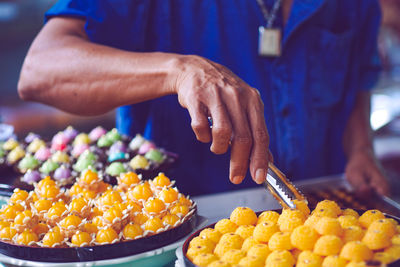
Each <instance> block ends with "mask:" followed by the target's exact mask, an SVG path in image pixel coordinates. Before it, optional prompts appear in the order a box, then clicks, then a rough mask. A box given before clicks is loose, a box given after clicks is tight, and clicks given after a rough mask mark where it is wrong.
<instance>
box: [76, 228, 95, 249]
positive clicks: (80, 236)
mask: <svg viewBox="0 0 400 267" xmlns="http://www.w3.org/2000/svg"><path fill="white" fill-rule="evenodd" d="M91 242H92V237H91V236H90V234H89V233H87V232H80V231H78V232H76V234H74V235H73V236H72V237H71V243H72V244H74V245H75V246H78V247H82V246H85V245H89V244H90V243H91Z"/></svg>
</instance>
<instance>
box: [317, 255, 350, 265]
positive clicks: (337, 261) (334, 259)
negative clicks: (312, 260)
mask: <svg viewBox="0 0 400 267" xmlns="http://www.w3.org/2000/svg"><path fill="white" fill-rule="evenodd" d="M346 265H347V260H345V259H343V258H341V257H339V256H338V255H331V256H327V257H325V259H324V261H323V262H322V267H345V266H346Z"/></svg>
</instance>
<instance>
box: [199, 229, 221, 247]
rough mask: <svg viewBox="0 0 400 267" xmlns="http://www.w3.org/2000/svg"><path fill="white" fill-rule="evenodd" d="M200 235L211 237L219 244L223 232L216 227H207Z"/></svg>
mask: <svg viewBox="0 0 400 267" xmlns="http://www.w3.org/2000/svg"><path fill="white" fill-rule="evenodd" d="M199 236H200V237H202V238H205V239H209V240H211V241H213V242H214V243H215V244H217V243H218V242H219V240H220V239H221V236H222V234H221V233H220V232H219V231H217V230H215V229H212V228H205V229H203V230H202V231H201V232H200V234H199Z"/></svg>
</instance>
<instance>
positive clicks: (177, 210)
mask: <svg viewBox="0 0 400 267" xmlns="http://www.w3.org/2000/svg"><path fill="white" fill-rule="evenodd" d="M169 212H170V213H171V214H175V215H178V216H179V217H184V216H186V215H187V214H188V213H189V207H188V206H186V205H181V204H177V205H174V206H172V207H171V208H170V210H169Z"/></svg>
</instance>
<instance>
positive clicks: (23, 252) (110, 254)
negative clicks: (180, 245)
mask: <svg viewBox="0 0 400 267" xmlns="http://www.w3.org/2000/svg"><path fill="white" fill-rule="evenodd" d="M196 225H197V210H195V212H194V213H193V214H192V215H191V216H190V217H189V218H188V219H187V220H186V221H184V222H183V223H182V224H181V225H179V226H177V227H175V228H172V229H170V230H167V231H165V232H162V233H159V234H156V235H153V236H148V237H144V238H140V239H136V240H131V241H123V242H119V243H115V244H108V245H99V246H91V247H79V248H42V247H29V246H19V245H14V244H10V243H6V242H1V241H0V253H1V254H4V255H7V256H10V257H13V258H19V259H24V260H29V261H39V262H82V261H96V260H105V259H112V258H119V257H125V256H131V255H135V254H139V253H142V252H145V251H150V250H153V249H157V248H161V247H163V246H166V245H168V244H171V243H173V242H175V241H177V240H179V239H181V238H182V237H184V236H186V235H188V234H189V233H190V232H192V231H193V229H195V227H196Z"/></svg>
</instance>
